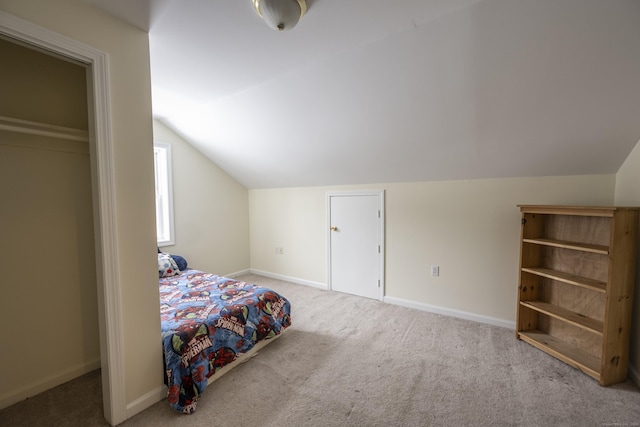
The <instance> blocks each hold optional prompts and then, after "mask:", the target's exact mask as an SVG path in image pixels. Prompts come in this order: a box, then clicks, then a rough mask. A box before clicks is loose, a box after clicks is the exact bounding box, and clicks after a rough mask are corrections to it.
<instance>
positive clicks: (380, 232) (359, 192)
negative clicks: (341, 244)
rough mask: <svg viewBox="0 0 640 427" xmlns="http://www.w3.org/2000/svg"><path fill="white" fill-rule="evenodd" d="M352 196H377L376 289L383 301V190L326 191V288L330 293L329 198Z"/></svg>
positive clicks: (384, 257) (379, 298)
mask: <svg viewBox="0 0 640 427" xmlns="http://www.w3.org/2000/svg"><path fill="white" fill-rule="evenodd" d="M353 196H378V209H379V210H380V222H379V223H378V236H379V239H380V240H379V242H380V256H379V257H378V276H379V277H380V286H379V287H378V300H379V301H382V300H383V299H384V292H385V269H384V267H385V260H386V256H385V253H386V252H385V212H384V207H385V202H384V190H352V191H328V192H327V196H326V197H327V201H326V207H327V215H326V228H325V230H326V233H327V234H326V236H327V237H326V239H327V240H326V241H327V288H328V289H329V290H330V291H331V290H333V287H332V283H331V281H332V276H331V275H332V269H331V198H332V197H353Z"/></svg>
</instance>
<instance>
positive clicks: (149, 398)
mask: <svg viewBox="0 0 640 427" xmlns="http://www.w3.org/2000/svg"><path fill="white" fill-rule="evenodd" d="M166 397H167V386H166V385H164V384H163V385H161V386H159V387H156V388H154V389H153V390H151V391H150V392H148V393H145V394H143V395H142V396H140V397H139V398H137V399H136V400H134V401H133V402H131V403H129V404H128V405H127V419H129V418H131V417H133V416H134V415H137V414H139V413H140V412H142V411H144V410H145V409H147V408H148V407H150V406H152V405H154V404H155V403H157V402H159V401H161V400H162V399H164V398H166Z"/></svg>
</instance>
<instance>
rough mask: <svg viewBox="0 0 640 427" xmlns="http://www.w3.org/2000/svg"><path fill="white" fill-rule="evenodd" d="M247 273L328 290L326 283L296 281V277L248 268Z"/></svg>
mask: <svg viewBox="0 0 640 427" xmlns="http://www.w3.org/2000/svg"><path fill="white" fill-rule="evenodd" d="M249 273H251V274H257V275H258V276H264V277H270V278H271V279H278V280H284V281H285V282H291V283H297V284H298V285H305V286H311V287H314V288H319V289H323V290H325V291H326V290H327V289H329V287H328V286H327V284H326V283H320V282H313V281H311V280H305V279H298V278H297V277H291V276H285V275H282V274H276V273H269V272H268V271H262V270H256V269H255V268H250V269H249Z"/></svg>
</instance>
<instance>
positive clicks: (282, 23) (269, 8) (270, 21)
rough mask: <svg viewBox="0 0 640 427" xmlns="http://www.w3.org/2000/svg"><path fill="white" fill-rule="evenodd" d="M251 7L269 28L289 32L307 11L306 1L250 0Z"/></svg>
mask: <svg viewBox="0 0 640 427" xmlns="http://www.w3.org/2000/svg"><path fill="white" fill-rule="evenodd" d="M251 2H252V3H253V7H254V8H255V9H256V12H258V15H260V16H261V17H262V18H263V19H264V20H265V21H266V22H267V25H269V26H270V27H271V28H273V29H274V30H277V31H286V30H290V29H292V28H293V27H295V26H296V24H297V23H298V21H299V20H300V18H302V15H304V13H305V12H306V11H307V2H306V0H251Z"/></svg>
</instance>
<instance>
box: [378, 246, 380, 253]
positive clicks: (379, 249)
mask: <svg viewBox="0 0 640 427" xmlns="http://www.w3.org/2000/svg"><path fill="white" fill-rule="evenodd" d="M378 253H380V245H378Z"/></svg>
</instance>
